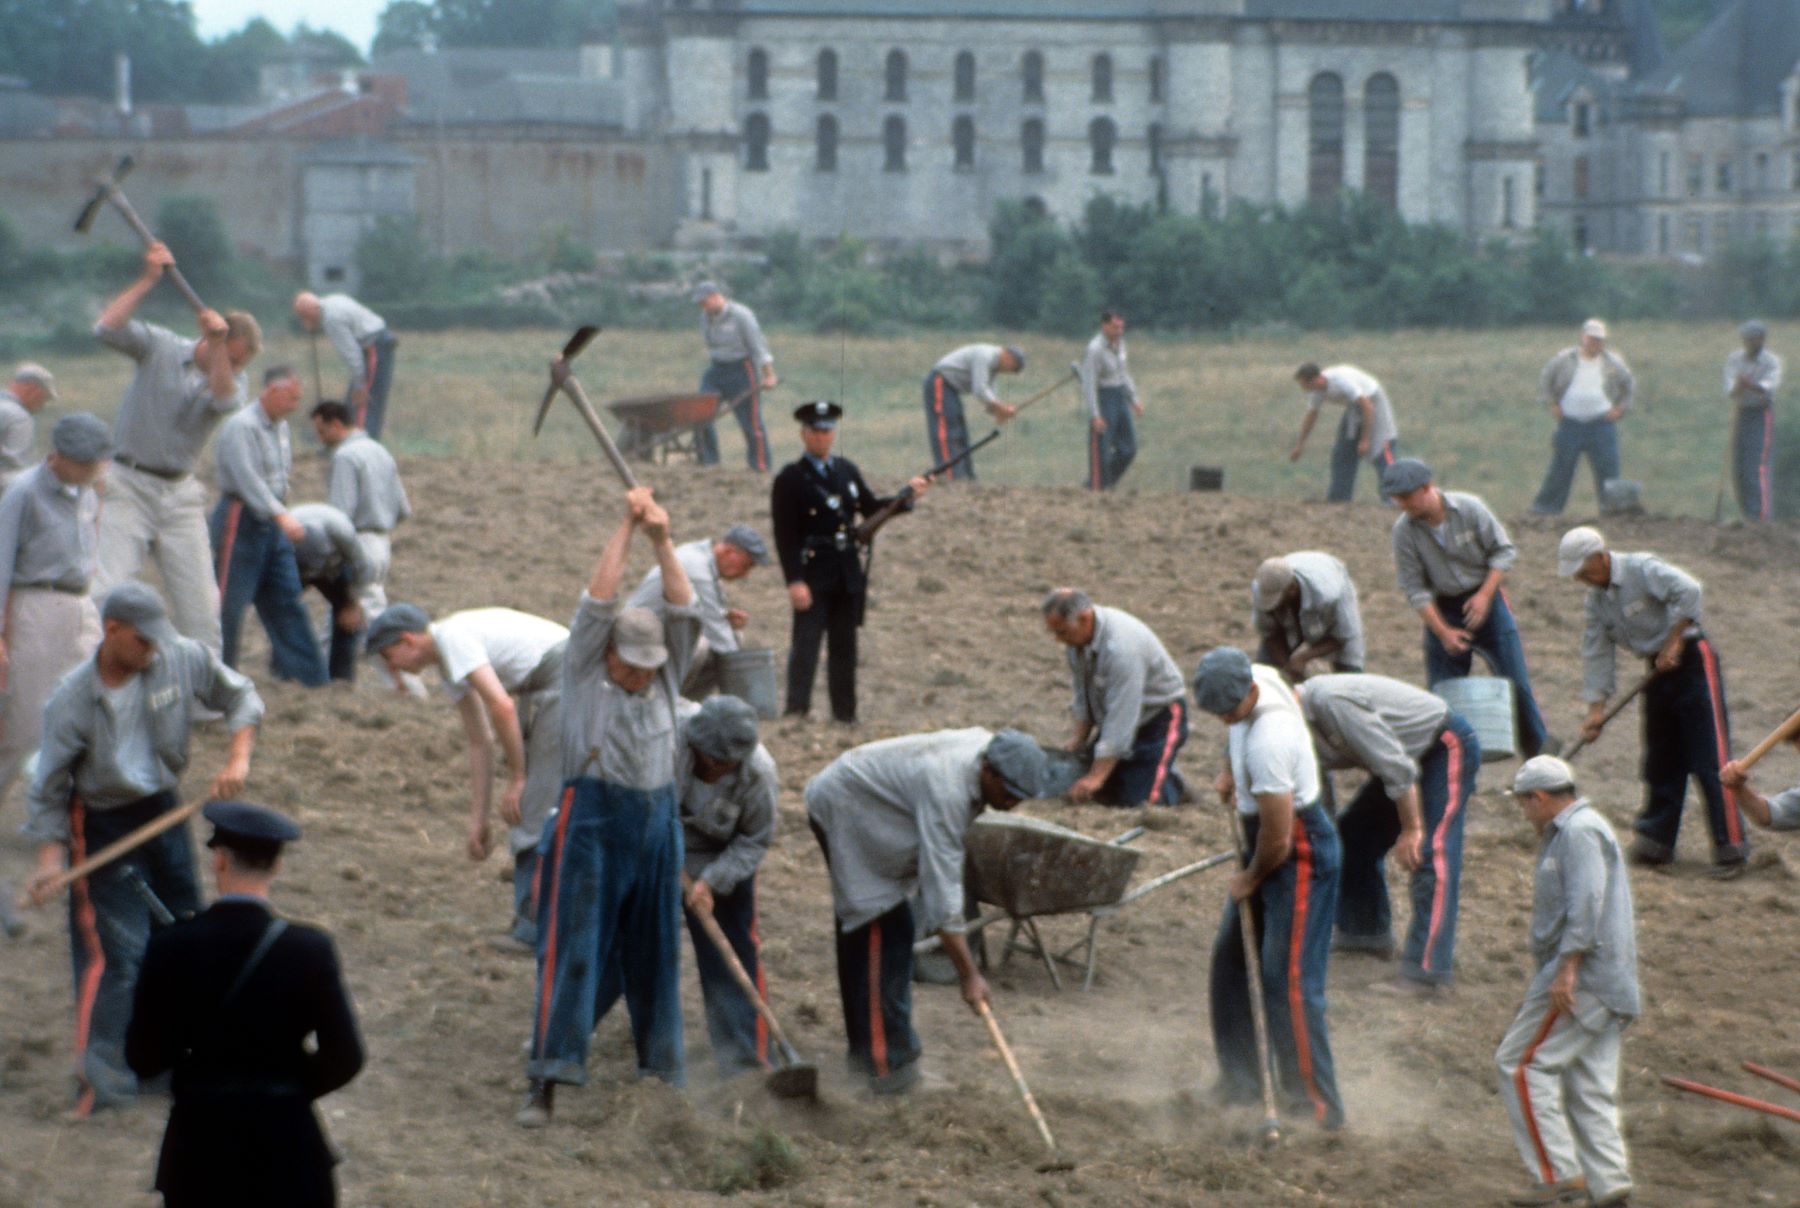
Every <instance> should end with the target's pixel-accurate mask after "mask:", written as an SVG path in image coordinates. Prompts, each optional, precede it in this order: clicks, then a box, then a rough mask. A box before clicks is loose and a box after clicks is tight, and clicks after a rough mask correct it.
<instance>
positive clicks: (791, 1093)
mask: <svg viewBox="0 0 1800 1208" xmlns="http://www.w3.org/2000/svg"><path fill="white" fill-rule="evenodd" d="M688 913H689V914H691V915H693V916H694V920H695V921H696V922H698V923H699V924H700V930H702V931H704V932H706V938H707V939H709V940H711V941H712V942H713V947H715V948H717V949H718V950H719V955H720V956H721V957H722V958H724V961H725V967H726V968H728V969H730V970H731V979H732V980H733V981H735V982H737V984H738V989H740V990H742V991H743V992H744V997H746V998H748V999H749V1000H750V1004H751V1005H752V1006H754V1007H755V1008H756V1013H757V1014H758V1015H761V1016H762V1018H763V1022H764V1023H766V1024H768V1025H769V1035H771V1036H773V1037H774V1038H775V1044H776V1046H777V1048H778V1049H779V1050H780V1052H781V1061H782V1064H781V1065H780V1066H778V1067H777V1068H775V1069H773V1070H771V1071H770V1072H769V1081H768V1087H769V1093H770V1094H771V1095H774V1096H775V1097H776V1098H777V1099H817V1098H818V1097H819V1068H818V1067H817V1066H815V1065H809V1064H807V1063H806V1062H804V1061H802V1060H800V1054H798V1053H796V1052H795V1051H794V1046H793V1045H791V1044H789V1043H788V1038H787V1033H786V1032H783V1031H782V1030H781V1021H780V1020H778V1019H776V1018H775V1012H774V1011H773V1010H772V1009H771V1008H770V1007H769V1004H768V1003H767V1002H764V1001H763V996H762V995H761V994H760V993H759V992H758V991H757V989H756V983H755V982H753V981H751V980H750V974H749V973H748V972H746V971H745V969H744V963H743V962H742V961H740V960H738V955H737V953H736V951H734V950H733V949H732V947H731V941H730V940H728V939H726V938H725V933H724V931H722V930H720V928H719V920H718V919H715V918H713V916H712V914H711V913H710V912H709V913H705V914H703V913H701V912H700V911H698V910H691V909H690V910H689V911H688Z"/></svg>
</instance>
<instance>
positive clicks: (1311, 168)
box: [1306, 72, 1344, 202]
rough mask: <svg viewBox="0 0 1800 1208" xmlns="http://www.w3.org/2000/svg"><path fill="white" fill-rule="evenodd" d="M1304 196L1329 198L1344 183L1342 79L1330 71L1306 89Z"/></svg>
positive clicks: (1315, 198)
mask: <svg viewBox="0 0 1800 1208" xmlns="http://www.w3.org/2000/svg"><path fill="white" fill-rule="evenodd" d="M1306 110H1307V115H1306V116H1307V140H1306V142H1307V156H1306V197H1307V200H1308V201H1315V202H1329V201H1332V200H1334V199H1335V198H1336V197H1337V195H1338V190H1339V189H1342V188H1343V187H1344V81H1343V80H1341V79H1340V78H1338V77H1337V76H1335V75H1333V74H1331V73H1330V72H1324V73H1322V74H1320V75H1316V76H1314V77H1313V81H1312V83H1311V84H1310V85H1309V86H1308V87H1307V89H1306Z"/></svg>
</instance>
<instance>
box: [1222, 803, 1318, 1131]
mask: <svg viewBox="0 0 1800 1208" xmlns="http://www.w3.org/2000/svg"><path fill="white" fill-rule="evenodd" d="M1257 823H1258V819H1256V818H1246V819H1244V824H1245V831H1246V838H1247V840H1248V842H1249V845H1250V849H1251V850H1252V851H1254V850H1255V848H1256V832H1257V829H1258V826H1257ZM1339 859H1340V858H1339V849H1338V836H1337V831H1336V830H1335V829H1334V828H1333V826H1332V824H1331V819H1330V818H1329V817H1328V816H1327V815H1326V813H1325V811H1324V809H1323V808H1322V807H1320V806H1317V805H1313V806H1309V807H1307V808H1306V809H1302V810H1298V811H1296V813H1295V815H1294V850H1293V853H1292V854H1291V855H1290V856H1289V857H1288V859H1287V862H1286V863H1284V864H1282V866H1281V867H1280V868H1278V869H1276V870H1275V871H1274V872H1273V873H1271V874H1270V875H1269V876H1268V878H1266V879H1265V880H1264V881H1263V883H1262V884H1261V885H1260V886H1258V887H1257V890H1256V893H1255V894H1253V895H1252V896H1251V898H1250V899H1249V904H1250V907H1251V911H1252V915H1253V921H1254V922H1255V924H1256V930H1257V935H1258V937H1259V942H1260V944H1261V946H1262V951H1261V952H1260V953H1259V957H1260V959H1261V967H1262V983H1263V1005H1264V1007H1265V1009H1266V1010H1267V1012H1268V1022H1269V1050H1270V1058H1271V1062H1272V1064H1273V1065H1274V1073H1275V1079H1276V1086H1277V1088H1278V1089H1277V1096H1278V1098H1280V1099H1281V1100H1282V1101H1283V1103H1284V1105H1285V1106H1288V1107H1293V1108H1299V1109H1301V1110H1305V1111H1308V1112H1309V1113H1310V1114H1311V1115H1312V1118H1313V1119H1314V1120H1315V1121H1316V1122H1317V1123H1319V1124H1321V1125H1323V1126H1324V1127H1326V1128H1338V1127H1340V1126H1341V1125H1342V1124H1343V1122H1344V1103H1343V1100H1342V1099H1341V1098H1340V1097H1339V1096H1338V1090H1337V1075H1336V1071H1335V1067H1334V1065H1333V1063H1332V1059H1331V1036H1330V1033H1329V1032H1328V1031H1327V1029H1326V1026H1325V975H1326V969H1327V966H1328V964H1329V962H1330V959H1331V928H1332V921H1333V919H1334V918H1335V917H1336V915H1337V892H1338V873H1339ZM1296 975H1297V980H1296ZM1211 980H1212V1030H1213V1044H1214V1046H1215V1047H1216V1048H1217V1050H1218V1054H1219V1073H1220V1077H1221V1081H1222V1089H1223V1090H1224V1092H1225V1094H1226V1096H1227V1097H1228V1098H1229V1099H1231V1100H1233V1101H1236V1102H1244V1103H1254V1102H1256V1100H1257V1097H1258V1095H1259V1093H1260V1091H1259V1087H1260V1082H1259V1080H1258V1077H1257V1070H1256V1033H1255V1029H1254V1025H1253V1023H1252V1021H1251V1015H1250V979H1249V974H1248V972H1247V971H1246V969H1245V966H1244V943H1243V931H1242V927H1241V924H1239V922H1238V904H1237V903H1236V902H1227V903H1226V905H1225V914H1224V917H1223V918H1222V919H1220V920H1219V932H1218V935H1217V937H1216V938H1215V939H1214V940H1213V950H1212V978H1211Z"/></svg>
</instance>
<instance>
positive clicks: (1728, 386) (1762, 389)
mask: <svg viewBox="0 0 1800 1208" xmlns="http://www.w3.org/2000/svg"><path fill="white" fill-rule="evenodd" d="M1743 374H1748V375H1749V377H1750V380H1751V381H1752V382H1754V383H1755V387H1754V388H1753V389H1748V390H1741V391H1740V390H1739V389H1738V377H1739V376H1740V375H1743ZM1780 388H1781V358H1780V357H1778V356H1776V355H1775V354H1774V353H1772V352H1770V351H1769V350H1768V349H1767V348H1765V349H1763V350H1762V351H1761V352H1759V353H1757V354H1756V358H1755V359H1754V360H1752V359H1751V358H1750V357H1747V356H1745V355H1744V350H1743V349H1742V348H1738V349H1734V350H1733V351H1732V354H1731V355H1730V356H1728V357H1726V358H1725V393H1726V394H1727V395H1728V396H1729V397H1731V398H1732V399H1734V400H1736V402H1737V405H1738V406H1739V407H1745V408H1762V407H1767V406H1768V405H1769V404H1770V403H1772V402H1774V401H1775V391H1776V390H1778V389H1780Z"/></svg>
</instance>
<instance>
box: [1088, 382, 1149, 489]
mask: <svg viewBox="0 0 1800 1208" xmlns="http://www.w3.org/2000/svg"><path fill="white" fill-rule="evenodd" d="M1094 394H1095V400H1094V401H1095V402H1097V403H1099V405H1100V407H1099V409H1100V418H1101V419H1102V420H1105V421H1106V431H1104V432H1096V431H1094V429H1093V426H1092V425H1091V424H1090V425H1089V426H1088V488H1089V489H1090V490H1095V491H1110V490H1112V488H1114V487H1116V486H1118V485H1119V479H1121V478H1123V477H1125V471H1127V470H1129V469H1130V468H1131V463H1132V462H1133V461H1135V460H1136V459H1137V448H1138V447H1137V416H1136V415H1135V414H1134V413H1133V412H1132V409H1131V395H1130V394H1129V393H1127V392H1126V390H1125V388H1124V387H1123V386H1101V387H1099V388H1098V389H1096V390H1095V392H1094Z"/></svg>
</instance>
